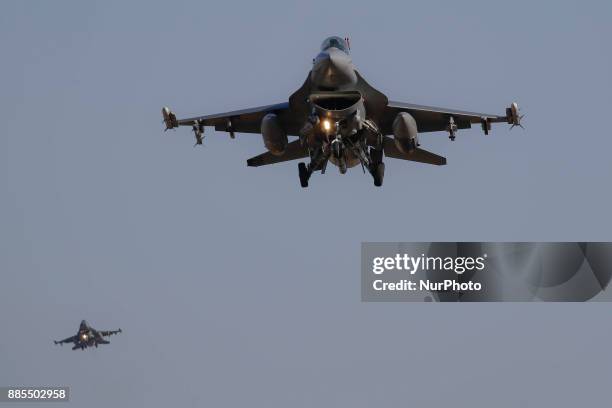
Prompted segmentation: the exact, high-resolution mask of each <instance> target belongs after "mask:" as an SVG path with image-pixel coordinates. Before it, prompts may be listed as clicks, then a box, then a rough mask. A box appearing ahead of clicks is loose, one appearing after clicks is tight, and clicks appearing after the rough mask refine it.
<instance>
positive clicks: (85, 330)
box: [54, 320, 121, 350]
mask: <svg viewBox="0 0 612 408" xmlns="http://www.w3.org/2000/svg"><path fill="white" fill-rule="evenodd" d="M117 333H121V329H119V330H110V331H104V330H101V331H98V330H96V329H94V328H93V327H91V326H89V325H88V324H87V322H86V321H85V320H82V321H81V324H80V325H79V331H78V332H77V334H75V335H74V336H72V337H68V338H67V339H64V340H60V341H54V343H55V344H61V345H63V344H64V343H74V346H73V347H72V349H73V350H76V349H81V350H85V349H86V348H87V347H91V346H96V347H98V344H108V343H110V341H108V340H104V337H108V336H112V335H113V334H117Z"/></svg>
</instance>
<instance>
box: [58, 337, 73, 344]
mask: <svg viewBox="0 0 612 408" xmlns="http://www.w3.org/2000/svg"><path fill="white" fill-rule="evenodd" d="M76 340H77V336H71V337H67V338H65V339H64V340H60V341H55V340H54V341H53V342H54V343H55V344H64V343H74V342H75V341H76Z"/></svg>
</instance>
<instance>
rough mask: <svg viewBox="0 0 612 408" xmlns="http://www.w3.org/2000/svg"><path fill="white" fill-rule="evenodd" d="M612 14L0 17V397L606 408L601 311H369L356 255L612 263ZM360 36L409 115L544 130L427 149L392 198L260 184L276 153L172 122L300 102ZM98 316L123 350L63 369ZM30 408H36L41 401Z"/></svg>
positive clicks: (402, 165) (320, 4)
mask: <svg viewBox="0 0 612 408" xmlns="http://www.w3.org/2000/svg"><path fill="white" fill-rule="evenodd" d="M610 17H612V5H611V3H610V2H608V1H582V2H578V1H575V2H568V1H559V2H555V3H554V4H553V3H552V2H530V1H522V0H517V1H513V2H508V1H462V2H454V1H427V2H424V1H423V2H391V1H377V2H359V1H351V2H348V1H347V2H325V1H317V0H314V1H303V2H299V3H293V2H287V1H278V2H270V1H258V2H233V1H223V2H213V1H207V2H201V1H198V2H197V1H191V2H187V1H185V2H169V1H164V2H161V1H147V2H144V1H143V2H119V1H100V2H82V1H70V2H68V1H55V2H45V1H5V2H3V4H2V11H1V12H0V61H1V65H0V73H1V75H0V123H2V130H1V131H0V136H1V137H0V191H1V193H0V194H1V200H0V273H1V276H2V280H1V281H0V327H2V332H1V336H0V337H1V339H0V385H54V384H57V385H69V386H71V388H72V401H73V402H72V404H71V406H85V405H86V404H87V405H88V406H90V407H92V408H97V407H108V406H117V407H133V406H149V407H166V406H186V407H195V406H214V407H246V406H249V407H266V408H272V407H315V406H316V407H324V406H325V407H326V406H335V407H352V408H358V407H372V406H378V407H397V406H414V407H432V408H433V407H440V406H449V405H452V406H470V407H475V408H476V407H492V406H495V407H497V408H515V407H518V406H520V407H548V406H550V407H552V406H554V407H556V408H563V407H575V406H604V405H606V403H608V401H609V394H610V391H609V379H610V377H611V376H612V357H611V354H610V352H609V348H610V344H611V342H612V330H611V329H610V324H609V321H610V309H609V305H608V304H584V305H582V304H580V305H572V304H526V305H522V304H491V305H466V304H462V305H450V304H446V305H436V304H366V303H361V302H360V288H359V282H360V275H359V249H360V243H361V242H362V241H429V240H438V241H439V240H442V241H444V240H449V241H455V240H477V241H486V240H501V241H514V240H560V241H563V240H569V241H576V240H605V241H610V240H612V233H611V231H612V229H611V227H612V221H611V217H610V208H611V207H612V205H611V204H612V194H611V192H610V176H611V175H612V161H611V160H610V152H611V151H612V135H610V126H609V115H610V111H611V110H612V99H611V98H610V94H611V91H612V79H611V77H610V72H612V54H611V53H610V38H612V26H611V25H610ZM328 35H340V36H344V35H349V36H350V37H351V45H352V58H353V61H354V63H355V64H356V66H357V68H358V69H359V70H360V72H361V73H362V74H363V75H364V76H365V77H366V79H367V80H368V81H369V82H370V83H371V84H372V85H374V86H375V87H377V88H378V89H380V90H381V91H383V92H384V93H386V94H387V95H388V96H389V97H390V98H391V99H394V100H400V101H406V102H413V103H421V104H431V105H439V106H446V107H453V108H459V109H465V110H475V111H483V112H493V113H495V112H498V113H503V112H504V108H505V107H506V106H507V105H508V104H509V103H510V102H512V101H513V100H517V101H518V102H519V103H520V104H521V106H522V108H523V111H524V112H525V113H526V114H527V116H526V118H525V125H526V127H527V129H526V130H525V131H522V130H520V129H518V130H515V131H512V132H509V131H508V128H507V126H504V125H502V126H497V127H495V129H494V131H493V132H492V134H491V135H490V136H484V135H482V133H481V132H480V131H479V129H476V128H475V129H472V130H469V131H462V132H460V134H459V135H458V138H457V141H456V142H454V143H451V142H450V141H449V140H448V138H447V136H446V135H445V134H442V133H439V134H427V135H423V136H422V139H421V140H422V143H423V147H424V148H426V149H429V150H432V151H435V152H437V153H439V154H442V155H444V156H446V157H447V158H448V166H446V167H441V168H435V167H428V166H425V165H419V164H415V163H406V162H400V161H388V162H387V175H386V179H385V186H384V187H383V188H382V189H376V188H375V187H374V186H373V185H372V181H371V179H370V177H369V176H367V175H363V174H362V173H361V170H359V169H358V168H357V169H353V170H352V171H349V173H348V174H347V175H345V176H341V175H339V174H338V172H337V171H336V169H335V168H332V169H330V171H329V172H328V174H326V175H325V176H320V175H315V176H313V178H312V180H311V183H310V184H311V186H310V187H309V188H308V189H307V190H302V189H301V188H300V187H299V182H298V174H297V165H296V164H295V163H287V164H281V165H277V166H270V167H264V168H257V169H253V168H247V167H246V163H245V161H246V159H247V158H249V157H251V156H254V155H256V154H258V153H260V152H263V151H264V146H263V143H262V141H261V137H260V136H258V135H238V136H237V138H236V140H230V139H229V137H228V136H227V135H226V134H224V133H218V134H216V133H214V132H209V133H208V138H207V140H206V141H205V147H204V148H198V149H193V148H192V145H193V139H192V135H191V134H190V132H189V131H188V130H187V129H182V130H179V131H177V132H166V133H164V132H163V131H162V129H163V125H162V123H161V114H160V109H161V107H162V106H163V105H169V106H171V107H172V108H173V109H174V110H175V111H176V112H177V113H178V114H179V115H184V116H186V115H195V114H202V113H215V112H222V111H225V110H232V109H239V108H244V107H249V106H257V105H262V104H268V103H276V102H281V101H285V100H287V97H288V96H289V94H290V93H292V92H293V91H294V90H295V89H297V88H298V87H299V86H300V85H301V84H302V82H303V80H304V79H305V77H306V75H307V72H308V69H309V67H310V64H311V60H312V58H313V56H314V55H315V54H316V53H317V51H318V47H319V44H320V42H321V41H322V40H323V38H325V37H326V36H328ZM81 319H87V320H88V321H90V322H91V323H92V324H93V325H94V326H95V327H98V328H101V329H113V328H116V327H121V328H123V329H124V333H123V334H122V335H119V336H116V337H112V338H111V344H110V345H108V346H106V347H103V348H99V349H94V350H90V351H88V352H72V351H70V349H69V348H67V347H64V348H60V347H56V346H54V345H53V343H52V340H53V339H59V338H64V337H67V336H69V335H71V334H73V332H74V331H75V330H76V328H77V325H78V323H79V321H80V320H81ZM20 406H24V405H20Z"/></svg>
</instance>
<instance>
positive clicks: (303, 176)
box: [298, 162, 308, 188]
mask: <svg viewBox="0 0 612 408" xmlns="http://www.w3.org/2000/svg"><path fill="white" fill-rule="evenodd" d="M298 171H299V173H300V185H301V186H302V187H303V188H306V187H308V170H307V169H306V163H304V162H300V163H298Z"/></svg>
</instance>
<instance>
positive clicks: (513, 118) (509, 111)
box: [506, 102, 525, 129]
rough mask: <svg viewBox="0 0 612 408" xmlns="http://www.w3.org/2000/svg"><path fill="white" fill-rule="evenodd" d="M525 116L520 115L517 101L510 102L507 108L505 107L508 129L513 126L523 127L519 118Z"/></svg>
mask: <svg viewBox="0 0 612 408" xmlns="http://www.w3.org/2000/svg"><path fill="white" fill-rule="evenodd" d="M524 117H525V115H521V111H520V109H519V106H518V103H516V102H512V103H511V104H510V106H509V107H508V108H506V119H507V120H508V124H509V125H512V126H510V129H513V128H515V127H516V126H518V127H520V128H522V129H525V128H524V127H523V125H522V124H521V120H522V119H523V118H524Z"/></svg>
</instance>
